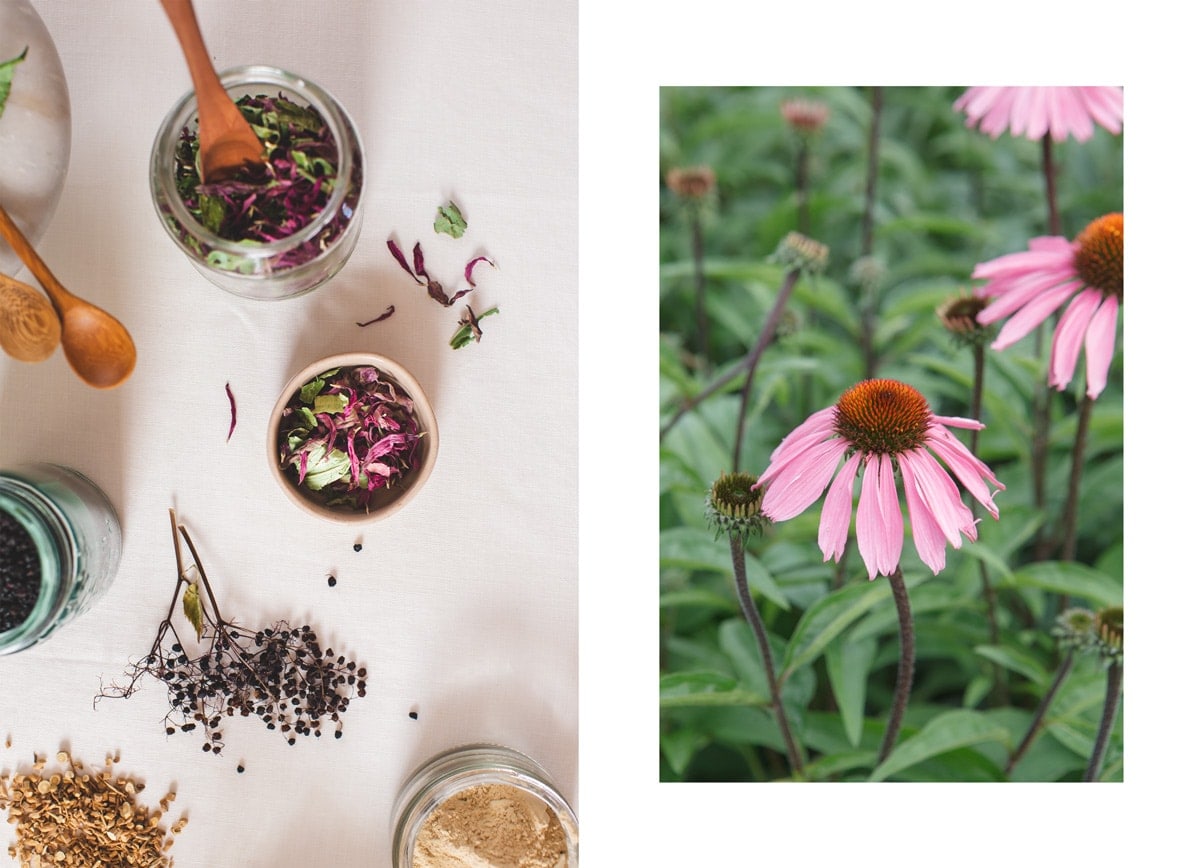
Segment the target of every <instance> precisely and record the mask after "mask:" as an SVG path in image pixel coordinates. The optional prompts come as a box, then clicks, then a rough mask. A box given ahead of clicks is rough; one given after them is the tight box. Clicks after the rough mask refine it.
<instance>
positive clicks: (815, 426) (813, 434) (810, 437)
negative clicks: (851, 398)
mask: <svg viewBox="0 0 1200 868" xmlns="http://www.w3.org/2000/svg"><path fill="white" fill-rule="evenodd" d="M835 410H836V408H834V407H830V408H828V409H826V410H820V411H818V412H816V413H814V414H813V415H811V416H809V417H808V419H806V420H805V421H804V422H803V423H802V424H801V425H800V426H798V427H797V428H795V429H794V430H793V431H792V433H790V434H788V435H787V436H786V437H784V438H783V440H782V442H780V444H779V445H778V446H776V447H775V450H774V451H773V452H772V453H771V466H772V467H773V466H775V465H777V464H779V463H781V462H789V461H791V460H792V459H794V458H795V457H796V456H797V455H799V454H800V453H802V452H804V451H806V450H807V449H809V448H810V447H812V446H813V445H815V444H817V443H819V442H821V441H822V440H825V439H827V438H829V437H830V436H832V435H833V433H834V432H833V418H834V413H835ZM767 472H768V473H769V472H770V468H768V471H767ZM771 478H772V477H768V476H767V474H766V473H764V474H763V476H762V477H760V478H759V480H758V481H759V484H762V483H764V482H769V481H770V479H771Z"/></svg>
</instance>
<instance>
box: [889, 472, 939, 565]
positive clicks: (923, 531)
mask: <svg viewBox="0 0 1200 868" xmlns="http://www.w3.org/2000/svg"><path fill="white" fill-rule="evenodd" d="M896 460H897V461H898V462H899V463H900V477H901V478H902V479H903V480H904V499H905V500H906V501H907V503H908V518H909V521H910V522H911V523H912V533H913V542H914V543H915V544H916V546H917V555H918V556H919V557H920V558H921V561H922V562H923V563H924V564H925V565H926V566H928V567H929V569H931V570H933V572H934V574H935V575H936V574H937V573H940V572H941V571H942V570H943V569H944V568H945V566H946V537H945V535H944V534H943V533H942V530H941V528H939V527H938V524H937V521H936V520H935V519H934V517H933V513H931V512H930V511H929V507H927V506H926V505H925V500H924V499H923V498H922V497H921V495H920V493H919V491H918V489H917V484H916V480H915V479H914V477H913V471H912V468H911V467H910V466H909V462H908V456H907V454H906V453H900V454H899V455H897V456H896Z"/></svg>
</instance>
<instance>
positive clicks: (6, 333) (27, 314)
mask: <svg viewBox="0 0 1200 868" xmlns="http://www.w3.org/2000/svg"><path fill="white" fill-rule="evenodd" d="M61 337H62V326H61V325H60V324H59V322H58V314H57V313H55V312H54V308H53V307H52V306H51V304H50V302H48V301H46V296H44V295H42V294H41V293H40V292H38V291H37V290H36V289H34V288H33V287H32V286H30V285H29V284H27V283H22V282H21V281H19V280H14V279H13V278H11V277H9V276H8V275H7V274H0V347H2V348H3V349H4V352H6V353H8V354H9V355H10V356H12V357H13V358H14V359H17V360H18V361H22V362H40V361H43V360H44V359H46V358H48V357H49V356H50V354H51V353H53V352H54V350H55V348H56V347H57V346H58V342H59V339H60V338H61Z"/></svg>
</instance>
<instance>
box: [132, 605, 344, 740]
mask: <svg viewBox="0 0 1200 868" xmlns="http://www.w3.org/2000/svg"><path fill="white" fill-rule="evenodd" d="M202 638H203V639H206V640H209V644H208V650H207V651H206V652H205V653H204V654H201V655H200V656H199V657H195V658H189V657H188V656H187V654H186V653H185V652H184V650H183V647H182V645H180V644H179V643H178V642H176V643H174V644H172V645H171V647H170V649H169V650H168V649H165V648H163V646H162V645H161V644H159V645H157V646H156V647H155V649H154V650H153V651H152V652H151V653H150V654H149V655H147V657H146V658H145V659H144V660H143V661H142V663H141V664H139V665H138V667H136V668H137V669H140V670H142V671H143V672H148V673H149V674H150V675H152V676H153V677H155V678H157V679H158V680H160V681H162V682H164V683H165V684H166V685H167V695H168V697H169V699H170V702H171V712H170V713H169V714H168V715H167V719H166V721H165V727H166V732H167V735H173V734H174V733H175V732H177V731H178V732H192V731H193V730H195V729H196V728H197V726H200V727H203V730H204V737H205V739H204V750H205V751H212V752H213V753H215V754H219V753H221V749H222V747H223V745H224V734H223V731H222V728H221V724H222V722H223V721H224V720H225V719H226V718H230V717H235V716H240V717H249V716H251V715H254V716H256V717H258V718H260V719H262V721H263V722H264V723H265V724H266V725H267V729H278V730H279V731H280V732H281V733H282V734H283V735H285V736H286V737H287V740H288V743H289V744H295V743H296V736H297V735H313V736H318V737H319V736H320V735H321V722H322V720H324V719H325V718H328V719H329V720H330V721H332V722H333V723H334V724H335V725H336V728H335V730H334V738H341V736H342V720H341V715H342V713H343V712H345V710H346V707H347V706H348V705H349V703H350V699H351V698H352V696H354V695H358V696H365V695H366V692H367V681H366V675H367V670H366V668H365V667H356V664H355V662H354V661H353V660H349V661H348V660H346V658H345V656H343V655H338V656H336V657H335V656H334V651H333V649H332V648H324V649H322V647H321V645H320V643H319V642H318V641H317V635H316V633H314V632H313V630H312V628H311V627H309V626H307V625H305V626H303V627H290V626H289V625H288V624H287V622H285V621H280V622H279V623H277V624H275V625H274V626H273V627H267V628H265V629H262V630H257V631H253V632H246V631H243V630H241V629H239V628H237V627H236V626H233V625H229V624H224V623H218V624H217V625H216V626H215V627H213V628H211V629H210V630H206V632H205V635H204V637H202ZM137 674H138V673H136V672H135V673H134V677H135V678H136V677H137Z"/></svg>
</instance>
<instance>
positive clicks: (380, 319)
mask: <svg viewBox="0 0 1200 868" xmlns="http://www.w3.org/2000/svg"><path fill="white" fill-rule="evenodd" d="M395 312H396V305H394V304H389V305H388V306H387V310H385V311H384V312H383V313H381V314H380V315H379V316H377V317H375V319H369V320H367V321H366V322H356V323H355V325H357V326H359V327H360V328H365V327H366V326H369V325H370V324H371V323H376V322H383V321H384V320H385V319H387V318H388V317H389V316H391V315H392V314H394V313H395Z"/></svg>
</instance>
